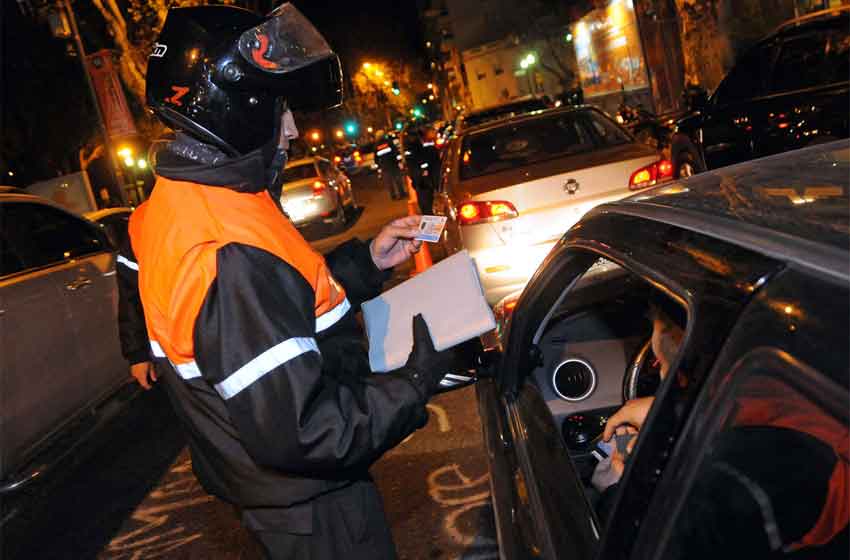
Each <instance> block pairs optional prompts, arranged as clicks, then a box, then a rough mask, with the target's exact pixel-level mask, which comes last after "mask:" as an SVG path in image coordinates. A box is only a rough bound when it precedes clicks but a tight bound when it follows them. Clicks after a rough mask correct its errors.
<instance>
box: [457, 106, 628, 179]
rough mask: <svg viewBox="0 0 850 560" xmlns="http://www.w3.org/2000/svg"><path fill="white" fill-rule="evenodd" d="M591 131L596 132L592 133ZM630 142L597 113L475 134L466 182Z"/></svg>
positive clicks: (466, 148) (467, 153)
mask: <svg viewBox="0 0 850 560" xmlns="http://www.w3.org/2000/svg"><path fill="white" fill-rule="evenodd" d="M591 128H592V129H593V130H594V132H593V133H591V131H590V130H591ZM593 135H595V136H596V142H598V143H601V144H603V145H606V146H611V145H618V144H624V143H627V142H630V141H631V140H630V138H629V137H628V135H627V134H626V133H625V132H623V131H622V130H620V129H619V128H618V127H617V126H616V125H614V124H613V123H610V122H607V121H606V120H605V119H604V117H602V116H601V115H597V114H595V113H587V114H581V113H576V112H566V113H555V114H553V115H547V116H545V117H540V118H535V119H532V120H523V121H519V122H506V123H505V124H504V125H502V126H499V127H498V128H491V129H488V130H484V131H481V132H477V133H473V134H470V135H468V136H466V137H465V138H464V139H463V145H462V148H461V156H460V157H461V170H460V178H461V179H462V180H466V179H472V178H474V177H480V176H482V175H488V174H491V173H497V172H499V171H505V170H508V169H513V168H517V167H523V166H526V165H529V164H533V163H537V162H542V161H546V160H549V159H553V158H557V157H563V156H567V155H572V154H578V153H582V152H587V151H590V150H593V149H594V148H596V146H597V143H596V142H595V141H594V136H593Z"/></svg>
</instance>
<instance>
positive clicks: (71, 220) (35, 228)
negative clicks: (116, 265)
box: [2, 202, 107, 268]
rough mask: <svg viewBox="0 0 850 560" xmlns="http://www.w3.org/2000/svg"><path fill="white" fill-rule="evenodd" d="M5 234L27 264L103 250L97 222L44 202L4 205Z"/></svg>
mask: <svg viewBox="0 0 850 560" xmlns="http://www.w3.org/2000/svg"><path fill="white" fill-rule="evenodd" d="M2 230H3V236H4V238H5V239H6V240H7V241H8V243H9V244H10V245H11V246H12V247H13V248H14V250H15V251H16V252H17V254H18V255H20V257H21V259H22V260H23V261H24V264H25V266H26V267H27V268H35V267H39V266H45V265H48V264H52V263H57V262H61V261H63V260H65V259H69V258H74V257H79V256H82V255H88V254H92V253H97V252H99V251H103V250H104V249H106V248H107V247H106V246H105V242H104V239H103V237H102V236H101V235H100V234H99V232H98V231H97V230H96V229H95V226H93V225H92V224H89V223H87V222H85V221H84V220H82V219H80V218H75V217H74V216H72V215H70V214H68V213H66V212H62V211H61V210H57V209H55V208H52V207H50V206H47V205H44V204H33V203H26V202H20V203H18V202H16V203H10V204H6V205H4V212H3V224H2Z"/></svg>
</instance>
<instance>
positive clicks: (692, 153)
mask: <svg viewBox="0 0 850 560" xmlns="http://www.w3.org/2000/svg"><path fill="white" fill-rule="evenodd" d="M848 53H850V6H845V7H842V8H837V9H834V10H829V11H825V12H819V13H816V14H812V15H810V16H806V17H803V18H800V19H798V20H794V21H792V22H789V23H787V24H785V25H783V26H782V27H780V28H779V29H778V30H777V31H776V32H775V33H773V34H772V35H770V36H768V37H767V38H765V39H764V40H762V41H761V42H759V43H758V44H757V45H755V46H754V47H753V48H752V49H750V50H749V51H748V52H747V53H746V54H744V55H743V56H742V57H741V58H740V59H739V60H738V61H737V63H736V64H735V66H734V67H733V68H732V70H731V71H730V72H729V74H728V75H727V76H726V77H725V78H724V80H723V81H722V82H721V83H720V85H719V86H718V87H717V89H716V90H715V92H714V94H713V95H712V96H711V98H710V99H708V100H705V96H704V95H703V96H702V98H701V99H700V96H698V95H695V96H694V97H695V98H696V102H695V103H693V105H694V108H695V109H696V110H695V111H693V112H692V113H691V114H690V115H689V116H687V117H685V118H683V119H682V120H680V121H679V122H678V123H677V125H676V129H675V132H674V135H673V139H672V144H671V154H672V160H673V166H674V172H675V174H676V176H677V177H678V176H681V177H686V176H690V175H693V174H694V173H699V172H701V171H705V170H706V169H716V168H718V167H723V166H725V165H730V164H733V163H738V162H741V161H746V160H749V159H752V158H756V157H762V156H766V155H770V154H775V153H779V152H784V151H787V150H793V149H796V148H801V147H803V146H808V145H811V144H817V143H822V142H829V141H832V140H837V139H840V138H846V137H847V136H848V119H850V111H848V106H850V94H848V92H850V55H848Z"/></svg>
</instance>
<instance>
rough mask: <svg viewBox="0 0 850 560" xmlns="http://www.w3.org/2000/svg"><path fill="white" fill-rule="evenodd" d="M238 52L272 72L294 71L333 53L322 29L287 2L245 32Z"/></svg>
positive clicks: (250, 61) (259, 66) (264, 70)
mask: <svg viewBox="0 0 850 560" xmlns="http://www.w3.org/2000/svg"><path fill="white" fill-rule="evenodd" d="M239 52H240V54H241V55H242V56H243V57H244V58H245V60H247V61H248V62H249V63H251V64H252V65H253V66H255V67H256V68H258V69H259V70H261V71H263V72H270V73H272V74H285V73H287V72H292V71H293V70H298V69H299V68H303V67H304V66H308V65H309V64H312V63H313V62H316V61H318V60H322V59H324V58H327V57H329V56H332V55H333V51H332V50H331V47H330V45H328V42H327V41H326V40H325V38H324V37H322V34H321V33H319V30H318V29H316V28H315V27H314V26H313V24H312V23H310V20H308V19H307V18H306V17H304V15H303V14H302V13H301V12H299V11H298V9H297V8H296V7H295V6H293V5H292V4H290V3H288V2H287V3H286V4H283V5H281V6H279V7H278V8H277V9H275V10H274V11H273V12H272V13H270V14H269V15H268V17H267V19H266V21H265V22H263V23H262V24H260V25H258V26H256V27H254V28H251V29H249V30H247V31H245V32H244V33H242V35H241V36H240V37H239Z"/></svg>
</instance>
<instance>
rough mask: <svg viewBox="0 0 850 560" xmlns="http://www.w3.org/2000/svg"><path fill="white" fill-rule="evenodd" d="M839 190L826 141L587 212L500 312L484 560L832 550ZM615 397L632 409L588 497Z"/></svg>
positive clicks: (843, 154) (844, 348) (831, 554)
mask: <svg viewBox="0 0 850 560" xmlns="http://www.w3.org/2000/svg"><path fill="white" fill-rule="evenodd" d="M848 188H850V142H848V141H838V142H833V143H830V144H825V145H822V146H816V147H811V148H806V149H802V150H799V151H796V152H794V153H789V154H785V155H782V156H773V157H770V158H764V159H760V160H758V161H753V162H747V163H743V164H739V165H737V166H732V167H727V168H724V169H721V170H718V171H714V172H708V173H704V174H702V175H699V176H697V177H693V178H691V179H688V180H683V181H680V182H674V183H669V184H667V185H664V186H659V187H656V188H654V189H651V190H648V191H646V192H644V193H641V194H639V195H636V196H633V197H631V198H629V199H626V200H622V201H618V202H613V203H610V204H606V205H602V206H598V207H596V208H595V209H593V210H591V211H590V212H589V213H588V214H586V215H585V217H584V218H583V219H582V220H581V221H580V222H579V223H578V224H577V225H575V226H574V227H572V228H571V229H570V230H569V231H568V232H567V233H566V235H565V236H564V237H563V238H562V239H561V241H560V242H559V243H558V244H557V245H556V246H555V247H554V248H553V250H552V252H551V253H550V254H549V255H548V257H547V258H546V260H545V261H544V263H543V264H542V265H541V267H540V268H539V269H538V270H537V272H536V273H535V275H534V276H533V277H532V279H531V281H530V282H529V284H528V285H527V287H526V288H525V290H524V291H523V292H522V294H521V296H519V298H518V301H517V300H516V299H514V300H513V301H508V302H505V303H502V304H500V305H499V306H497V310H496V311H497V317H501V318H500V319H499V328H498V330H497V332H498V341H496V343H495V345H494V346H493V349H492V350H491V351H490V354H489V357H490V362H491V364H492V365H491V366H490V368H489V369H485V368H484V367H483V366H482V367H481V369H480V371H479V374H480V375H481V377H482V378H481V379H480V380H479V382H478V384H477V386H476V390H477V395H478V401H479V412H480V417H481V422H482V426H483V433H484V439H485V442H486V447H487V451H488V459H489V466H490V476H491V481H490V483H491V490H492V496H493V509H494V511H495V516H496V526H497V533H498V536H499V541H500V542H499V544H500V552H501V558H547V559H550V560H551V559H558V558H570V559H584V558H588V559H589V558H603V559H609V558H610V559H621V558H661V559H679V558H681V559H688V560H692V559H694V558H728V559H732V558H767V557H770V558H773V557H775V556H774V555H781V554H782V552H783V551H785V552H787V553H788V554H789V555H790V553H791V552H797V554H796V556H795V555H790V556H789V557H805V558H847V550H848V508H847V495H848V494H847V493H848V490H850V432H848V416H850V389H849V388H848V372H850V355H848V340H850V328H848V323H850V316H848V311H850V211H848V209H850V197H848ZM511 308H513V313H512V315H511V314H510V310H511ZM658 310H661V311H658ZM662 312H663V314H664V315H665V316H667V317H670V318H671V319H670V320H669V323H670V324H673V325H674V326H673V327H669V329H670V330H669V332H671V333H672V332H678V333H679V339H678V342H677V343H676V344H674V345H671V346H665V343H664V342H663V340H665V339H663V338H659V340H661V342H659V340H656V336H659V337H660V336H661V335H659V334H658V333H663V332H664V329H665V328H667V327H662V329H661V330H660V331H659V328H658V326H657V320H658V319H657V315H656V314H657V313H662ZM506 317H509V318H508V319H506ZM674 339H675V338H671V340H674ZM655 352H657V354H656V353H655ZM665 356H666V358H665V359H662V358H664V357H665ZM665 362H666V364H667V365H668V366H669V367H668V369H666V372H667V374H666V377H664V378H663V380H662V374H663V373H664V372H665V369H664V368H665V365H664V364H665ZM485 374H486V375H489V376H490V377H486V375H485ZM637 398H644V399H649V400H644V401H631V400H632V399H637ZM627 401H631V404H630V406H632V405H637V404H639V403H641V402H643V403H647V404H646V406H647V407H648V411H649V412H648V416H646V417H645V422H643V424H642V427H641V428H640V431H639V432H638V437H637V439H636V445H635V447H634V449H633V450H631V452H628V451H627V450H621V449H617V452H616V453H617V455H619V456H620V458H621V459H622V457H623V456H624V455H625V456H627V459H625V470H624V473H623V474H622V476H621V477H620V478H619V481H618V482H616V483H615V484H610V485H608V486H607V487H605V488H598V487H597V486H596V485H597V483H598V482H599V479H597V476H598V475H599V472H600V467H601V466H602V463H603V462H604V461H605V460H607V459H606V455H605V453H608V458H610V457H614V452H613V451H612V449H611V448H610V447H609V448H608V451H607V452H605V451H604V448H605V445H604V444H602V443H600V439H599V435H600V434H601V433H602V430H603V427H604V426H605V423H606V421H607V419H608V418H610V417H611V415H612V414H613V413H614V412H615V411H617V410H618V409H619V408H620V406H621V405H623V404H624V403H625V402H627ZM612 441H613V440H612ZM611 464H612V465H613V462H612V463H611ZM621 464H622V463H621ZM603 474H605V473H604V470H603ZM614 478H615V479H616V477H614Z"/></svg>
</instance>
